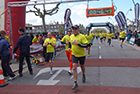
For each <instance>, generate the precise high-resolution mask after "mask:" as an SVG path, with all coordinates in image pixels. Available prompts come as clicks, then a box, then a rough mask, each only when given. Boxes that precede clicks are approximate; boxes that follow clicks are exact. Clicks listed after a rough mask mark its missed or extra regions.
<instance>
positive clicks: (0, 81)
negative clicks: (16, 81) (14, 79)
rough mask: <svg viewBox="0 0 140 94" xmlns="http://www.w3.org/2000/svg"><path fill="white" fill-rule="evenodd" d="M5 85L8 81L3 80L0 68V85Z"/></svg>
mask: <svg viewBox="0 0 140 94" xmlns="http://www.w3.org/2000/svg"><path fill="white" fill-rule="evenodd" d="M6 85H8V83H7V82H5V80H4V76H3V73H2V70H1V69H0V87H4V86H6Z"/></svg>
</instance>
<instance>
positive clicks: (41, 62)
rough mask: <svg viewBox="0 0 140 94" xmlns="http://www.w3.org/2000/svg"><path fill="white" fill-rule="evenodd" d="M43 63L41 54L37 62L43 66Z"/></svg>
mask: <svg viewBox="0 0 140 94" xmlns="http://www.w3.org/2000/svg"><path fill="white" fill-rule="evenodd" d="M43 65H44V64H43V60H42V56H40V64H39V66H43Z"/></svg>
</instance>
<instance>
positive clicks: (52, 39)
mask: <svg viewBox="0 0 140 94" xmlns="http://www.w3.org/2000/svg"><path fill="white" fill-rule="evenodd" d="M48 42H50V43H51V44H56V39H55V38H51V39H50V38H47V39H46V40H45V42H44V43H45V44H47V43H48ZM52 52H54V47H53V46H52V45H50V44H49V45H47V50H46V53H52Z"/></svg>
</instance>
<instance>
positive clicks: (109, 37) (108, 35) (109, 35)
mask: <svg viewBox="0 0 140 94" xmlns="http://www.w3.org/2000/svg"><path fill="white" fill-rule="evenodd" d="M111 37H112V34H111V32H110V31H109V32H108V33H107V39H108V45H109V46H110V44H111Z"/></svg>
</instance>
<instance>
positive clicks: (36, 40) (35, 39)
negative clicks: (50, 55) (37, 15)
mask: <svg viewBox="0 0 140 94" xmlns="http://www.w3.org/2000/svg"><path fill="white" fill-rule="evenodd" d="M32 43H33V44H37V43H39V35H38V34H37V35H36V37H34V38H33V40H32Z"/></svg>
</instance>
